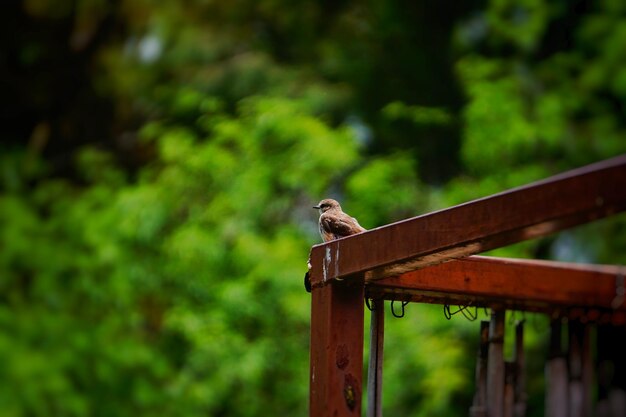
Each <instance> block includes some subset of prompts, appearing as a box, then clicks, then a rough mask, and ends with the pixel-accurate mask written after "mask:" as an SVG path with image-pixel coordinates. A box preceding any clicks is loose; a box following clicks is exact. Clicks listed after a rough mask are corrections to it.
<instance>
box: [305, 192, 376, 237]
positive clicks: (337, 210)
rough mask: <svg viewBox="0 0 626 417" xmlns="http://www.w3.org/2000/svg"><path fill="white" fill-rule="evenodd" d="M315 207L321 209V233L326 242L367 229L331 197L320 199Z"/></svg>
mask: <svg viewBox="0 0 626 417" xmlns="http://www.w3.org/2000/svg"><path fill="white" fill-rule="evenodd" d="M313 208H314V209H318V210H319V211H320V220H319V227H320V235H322V239H323V240H324V242H328V241H331V240H334V239H339V238H340V237H344V236H350V235H355V234H357V233H361V232H365V230H366V229H364V228H363V227H361V225H360V224H359V222H358V221H357V220H356V219H355V218H354V217H350V216H349V215H347V214H346V213H344V212H343V211H342V210H341V206H340V205H339V203H338V202H337V201H335V200H333V199H331V198H327V199H325V200H322V201H320V202H319V204H318V205H317V206H314V207H313Z"/></svg>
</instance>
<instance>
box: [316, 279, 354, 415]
mask: <svg viewBox="0 0 626 417" xmlns="http://www.w3.org/2000/svg"><path fill="white" fill-rule="evenodd" d="M363 289H364V285H363V279H362V278H361V279H357V280H352V281H351V282H350V283H340V282H336V283H335V284H334V285H327V286H324V287H316V288H313V290H312V297H313V299H312V303H311V370H310V371H311V373H310V395H309V415H310V416H311V417H331V416H332V417H355V416H360V415H361V396H362V392H363V391H362V380H363V375H362V374H363V305H364V297H363Z"/></svg>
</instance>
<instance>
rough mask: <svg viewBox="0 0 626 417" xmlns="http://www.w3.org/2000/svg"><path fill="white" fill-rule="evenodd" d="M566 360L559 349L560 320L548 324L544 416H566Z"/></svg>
mask: <svg viewBox="0 0 626 417" xmlns="http://www.w3.org/2000/svg"><path fill="white" fill-rule="evenodd" d="M567 405H568V401H567V361H566V360H565V358H564V357H563V353H562V351H561V322H560V320H554V321H552V323H551V324H550V352H549V354H548V362H547V363H546V405H545V407H546V410H545V416H546V417H567Z"/></svg>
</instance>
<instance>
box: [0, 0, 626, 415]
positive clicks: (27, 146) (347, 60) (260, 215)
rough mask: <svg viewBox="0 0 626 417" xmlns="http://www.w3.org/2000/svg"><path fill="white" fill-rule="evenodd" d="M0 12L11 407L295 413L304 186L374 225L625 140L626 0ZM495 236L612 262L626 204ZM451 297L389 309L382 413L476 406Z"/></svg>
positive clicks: (76, 1)
mask: <svg viewBox="0 0 626 417" xmlns="http://www.w3.org/2000/svg"><path fill="white" fill-rule="evenodd" d="M0 32H1V36H0V45H1V46H0V48H1V50H0V86H1V88H0V91H1V92H2V100H0V118H1V121H2V134H1V136H0V137H1V138H2V139H1V140H0V416H185V417H191V416H229V417H230V416H233V417H234V416H304V415H307V407H308V372H309V369H308V347H309V314H310V296H309V294H307V293H306V292H304V289H303V285H302V276H303V273H304V271H305V268H306V260H307V257H308V252H309V249H310V246H311V245H312V244H315V243H318V242H319V240H320V238H319V236H318V234H317V230H316V227H317V224H316V222H317V213H316V212H315V211H314V210H312V209H311V206H312V205H314V204H315V203H317V202H318V201H319V200H320V199H321V198H324V197H334V198H337V199H339V200H340V201H341V202H342V204H343V206H344V209H346V211H348V212H349V213H350V214H352V215H354V216H356V217H358V219H359V221H360V222H361V224H362V225H363V226H365V227H367V228H372V227H376V226H380V225H383V224H386V223H389V222H392V221H395V220H399V219H402V218H406V217H411V216H415V215H418V214H421V213H424V212H428V211H431V210H435V209H439V208H443V207H447V206H450V205H454V204H458V203H461V202H465V201H468V200H471V199H474V198H477V197H481V196H485V195H489V194H491V193H495V192H498V191H502V190H505V189H507V188H510V187H513V186H517V185H521V184H525V183H527V182H530V181H534V180H538V179H541V178H544V177H546V176H549V175H551V174H554V173H557V172H561V171H563V170H566V169H570V168H574V167H577V166H581V165H584V164H587V163H591V162H595V161H598V160H601V159H604V158H608V157H611V156H614V155H617V154H620V153H624V152H626V2H624V1H622V0H597V1H580V0H571V1H570V0H521V1H517V0H516V1H513V0H492V1H432V0H427V1H413V0H412V1H406V0H377V1H359V0H334V1H327V0H320V1H313V0H290V1H286V0H255V1H252V0H236V1H216V0H184V1H183V0H180V1H170V2H168V1H157V0H108V1H107V0H73V1H71V0H59V1H52V0H50V1H46V0H23V1H18V0H7V1H5V2H3V5H2V13H0ZM364 250H367V249H366V248H364ZM495 254H497V255H506V256H517V257H535V258H551V259H559V260H567V261H579V262H595V263H622V264H624V263H626V220H625V218H624V216H616V217H614V218H612V219H609V220H603V221H600V222H597V223H594V224H592V225H588V226H585V227H580V228H577V229H574V230H571V231H568V232H564V233H561V234H558V235H555V236H552V237H550V238H546V239H541V240H537V241H532V242H526V243H523V244H518V245H514V246H511V247H508V248H505V249H501V250H498V251H495ZM481 314H482V313H481ZM459 316H460V315H458V316H455V318H454V319H453V320H451V321H447V320H446V319H445V318H444V316H443V312H442V310H441V307H440V306H413V305H411V306H409V307H407V315H406V317H405V318H403V319H398V320H396V319H390V320H388V321H389V323H388V329H387V335H386V352H385V355H386V356H385V388H384V404H385V412H386V413H387V414H389V415H406V416H408V415H411V416H453V415H458V416H460V415H466V414H467V409H468V407H469V405H470V403H471V399H472V395H473V369H474V356H475V353H476V349H477V336H478V323H469V322H467V321H465V320H464V319H463V318H460V317H459ZM457 317H459V318H457ZM518 318H519V316H518ZM527 319H528V320H529V322H530V323H531V325H530V326H528V335H527V349H528V354H527V355H528V357H529V360H530V364H529V373H530V375H529V381H528V384H529V386H528V390H529V394H530V403H529V406H530V409H529V411H530V413H529V414H530V415H542V412H543V409H542V402H543V397H542V390H543V371H542V366H543V362H544V360H545V358H546V355H547V352H546V339H547V337H546V336H547V325H546V321H545V318H543V317H540V316H536V317H527ZM367 321H368V320H367V319H366V322H367Z"/></svg>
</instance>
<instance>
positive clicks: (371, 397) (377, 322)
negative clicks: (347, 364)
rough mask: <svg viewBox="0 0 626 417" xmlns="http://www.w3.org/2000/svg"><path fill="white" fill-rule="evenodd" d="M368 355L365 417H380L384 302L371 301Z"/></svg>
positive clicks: (381, 412) (381, 408) (381, 411)
mask: <svg viewBox="0 0 626 417" xmlns="http://www.w3.org/2000/svg"><path fill="white" fill-rule="evenodd" d="M371 308H372V314H371V322H370V355H369V366H368V370H367V417H382V415H383V404H382V399H383V396H382V390H383V346H384V340H385V301H384V300H382V299H378V300H372V302H371Z"/></svg>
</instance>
